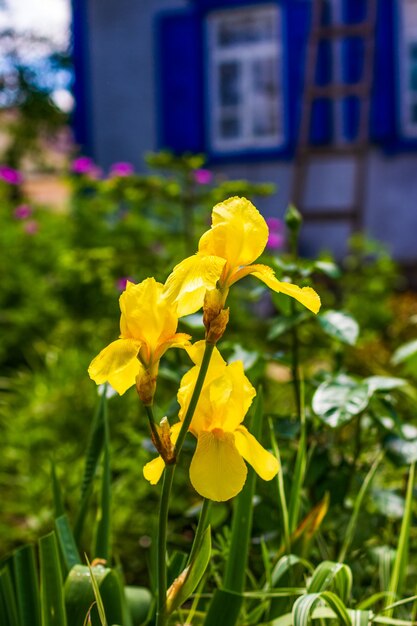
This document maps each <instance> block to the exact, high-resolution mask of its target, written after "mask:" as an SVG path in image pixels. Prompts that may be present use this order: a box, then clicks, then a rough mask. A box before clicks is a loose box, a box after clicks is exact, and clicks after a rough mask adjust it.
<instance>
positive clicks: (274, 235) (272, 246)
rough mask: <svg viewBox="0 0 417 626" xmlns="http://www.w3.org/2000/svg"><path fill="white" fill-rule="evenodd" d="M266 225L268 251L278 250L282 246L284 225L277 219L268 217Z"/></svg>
mask: <svg viewBox="0 0 417 626" xmlns="http://www.w3.org/2000/svg"><path fill="white" fill-rule="evenodd" d="M266 223H267V224H268V228H269V237H268V241H267V244H266V247H267V248H268V250H279V249H280V248H282V247H283V246H284V243H285V236H284V223H283V222H282V221H281V220H280V219H278V218H277V217H268V218H267V219H266Z"/></svg>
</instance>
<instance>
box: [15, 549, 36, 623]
mask: <svg viewBox="0 0 417 626" xmlns="http://www.w3.org/2000/svg"><path fill="white" fill-rule="evenodd" d="M13 569H14V578H15V585H16V598H17V609H18V613H19V624H20V626H40V623H41V608H40V602H39V581H38V573H37V568H36V559H35V548H34V546H33V545H31V544H29V545H26V546H23V548H19V549H18V550H16V551H15V552H14V554H13Z"/></svg>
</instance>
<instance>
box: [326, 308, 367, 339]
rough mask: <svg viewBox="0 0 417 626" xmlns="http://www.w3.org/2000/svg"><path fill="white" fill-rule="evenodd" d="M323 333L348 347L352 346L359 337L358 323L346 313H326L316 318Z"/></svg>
mask: <svg viewBox="0 0 417 626" xmlns="http://www.w3.org/2000/svg"><path fill="white" fill-rule="evenodd" d="M317 320H318V322H319V324H320V326H321V327H322V329H323V330H324V332H325V333H326V334H327V335H329V336H330V337H333V339H337V340H338V341H341V342H342V343H346V344H348V345H349V346H354V345H355V343H356V341H357V339H358V335H359V325H358V322H357V321H356V320H355V319H354V318H353V317H352V316H351V315H349V314H348V313H342V311H332V310H330V311H326V312H325V313H321V314H320V315H318V316H317Z"/></svg>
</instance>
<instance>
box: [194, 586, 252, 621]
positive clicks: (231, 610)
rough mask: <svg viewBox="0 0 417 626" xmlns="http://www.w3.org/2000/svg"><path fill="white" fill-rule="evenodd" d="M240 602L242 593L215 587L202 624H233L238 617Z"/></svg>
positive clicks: (241, 601)
mask: <svg viewBox="0 0 417 626" xmlns="http://www.w3.org/2000/svg"><path fill="white" fill-rule="evenodd" d="M242 603H243V595H242V594H240V593H235V592H234V591H228V590H227V589H216V591H215V592H214V596H213V599H212V601H211V603H210V606H209V610H208V613H207V616H206V619H205V621H204V626H233V625H234V624H236V622H237V620H238V618H239V613H240V609H241V607H242Z"/></svg>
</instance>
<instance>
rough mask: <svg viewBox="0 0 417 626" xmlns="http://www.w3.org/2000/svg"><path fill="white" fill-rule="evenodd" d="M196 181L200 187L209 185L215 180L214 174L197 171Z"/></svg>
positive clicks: (195, 174) (195, 173) (206, 171)
mask: <svg viewBox="0 0 417 626" xmlns="http://www.w3.org/2000/svg"><path fill="white" fill-rule="evenodd" d="M194 180H195V182H196V183H197V184H198V185H209V184H210V183H211V181H212V180H213V172H210V170H195V171H194Z"/></svg>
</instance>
